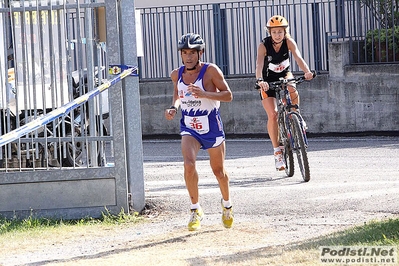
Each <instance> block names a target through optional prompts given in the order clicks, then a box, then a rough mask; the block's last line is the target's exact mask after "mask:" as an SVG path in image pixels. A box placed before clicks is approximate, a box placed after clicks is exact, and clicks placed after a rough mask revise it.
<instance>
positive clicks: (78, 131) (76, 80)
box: [0, 0, 112, 171]
mask: <svg viewBox="0 0 399 266" xmlns="http://www.w3.org/2000/svg"><path fill="white" fill-rule="evenodd" d="M2 3H3V2H2ZM0 8H1V9H0V32H1V33H2V36H3V38H2V40H1V41H0V51H1V52H2V53H3V54H4V55H5V53H7V56H1V58H2V59H1V61H0V69H1V71H0V76H1V78H0V86H1V97H0V134H1V135H5V136H3V137H2V139H3V138H4V137H5V138H8V137H10V136H13V134H12V132H14V135H15V132H19V131H20V130H22V129H26V128H28V129H29V128H30V127H31V126H32V124H34V125H35V126H37V127H35V128H34V130H32V131H29V132H25V134H23V135H21V136H19V135H18V137H19V138H16V139H13V140H12V141H9V140H8V139H7V140H6V144H5V145H2V146H1V147H0V168H2V169H4V170H5V171H15V170H21V169H28V168H29V169H31V170H35V169H50V168H54V167H58V168H62V167H73V168H79V167H85V168H88V167H98V166H103V165H104V164H105V156H106V154H105V144H106V143H111V144H112V139H111V138H110V137H109V136H108V135H109V132H108V131H107V128H106V127H105V123H104V120H105V118H106V117H107V116H108V115H109V105H108V101H107V97H108V94H100V95H99V96H98V97H95V98H94V97H93V98H90V99H88V101H87V102H85V103H84V104H80V105H79V106H75V107H74V108H72V109H68V110H67V111H66V113H62V115H61V113H60V112H61V111H62V110H63V107H64V106H67V105H68V103H69V104H70V103H73V102H74V101H75V99H80V100H79V101H80V102H81V99H82V98H81V97H83V96H82V95H88V94H87V93H89V92H92V91H94V90H95V87H97V86H100V87H101V86H102V84H103V81H104V80H105V79H106V75H107V69H106V65H107V62H106V56H105V50H104V49H103V45H102V44H101V42H100V40H99V32H98V27H96V26H98V23H97V21H96V19H97V17H98V10H99V9H101V8H104V3H89V4H79V5H77V4H68V3H67V2H65V1H62V0H50V1H47V0H46V1H43V0H42V1H10V3H9V6H0ZM93 25H94V26H93ZM5 58H7V60H4V59H5ZM50 114H57V116H55V117H54V119H52V120H46V118H48V117H50ZM43 119H44V120H46V121H44V120H43ZM32 121H35V122H32ZM43 121H44V122H46V123H44V124H40V125H37V123H42V122H43ZM28 125H29V127H27V126H28Z"/></svg>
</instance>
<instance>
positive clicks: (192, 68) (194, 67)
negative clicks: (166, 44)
mask: <svg viewBox="0 0 399 266" xmlns="http://www.w3.org/2000/svg"><path fill="white" fill-rule="evenodd" d="M198 64H199V60H198V61H197V63H196V64H195V66H193V67H191V68H188V67H186V69H187V70H194V69H196V68H197V66H198Z"/></svg>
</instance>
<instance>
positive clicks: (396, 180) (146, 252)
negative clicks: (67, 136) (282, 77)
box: [0, 136, 399, 266]
mask: <svg viewBox="0 0 399 266" xmlns="http://www.w3.org/2000/svg"><path fill="white" fill-rule="evenodd" d="M143 144H144V178H145V189H146V200H147V202H148V205H149V206H151V208H150V209H149V210H147V211H148V212H147V213H146V215H147V219H145V221H144V222H143V223H138V224H127V225H121V226H112V227H106V226H105V227H104V228H101V227H94V228H93V229H91V228H89V227H83V228H81V229H80V230H79V228H75V229H74V230H72V231H71V230H68V229H64V230H62V229H60V231H59V232H62V234H63V235H62V236H59V235H58V233H56V234H53V233H52V231H49V232H48V233H46V232H44V233H43V234H42V235H40V238H38V237H35V234H32V236H31V237H28V238H27V239H25V238H24V239H19V238H15V239H14V238H10V239H11V240H10V241H9V243H7V245H4V246H2V249H1V251H0V265H7V266H14V265H65V266H69V265H71V266H72V265H73V266H76V265H85V266H86V265H90V266H91V265H100V266H102V265H104V266H105V265H125V264H132V263H134V264H135V265H166V266H170V265H174V266H180V265H181V266H188V265H189V266H196V265H201V266H203V265H212V266H214V265H223V266H224V265H234V266H236V265H237V266H242V265H296V264H297V263H298V264H300V265H310V264H308V262H309V263H310V262H314V261H316V260H317V259H318V257H317V256H318V254H315V253H307V252H306V251H303V252H301V253H295V255H294V257H292V258H291V257H289V256H290V253H287V252H286V251H287V250H289V249H290V247H293V246H300V245H301V244H307V243H315V242H317V239H319V237H324V236H325V235H326V234H328V233H331V232H335V231H339V230H342V229H345V228H348V227H351V226H354V225H363V224H364V223H367V222H369V221H372V220H381V219H388V218H392V217H395V218H398V217H399V136H398V137H363V138H343V137H340V138H311V139H309V145H310V146H309V151H308V153H309V162H310V170H311V180H310V181H309V182H307V183H305V182H303V181H302V177H301V176H300V175H299V174H298V173H296V174H295V175H294V176H293V177H290V178H288V177H286V176H285V174H284V172H276V171H275V170H274V160H273V156H272V151H271V145H270V141H269V140H267V139H228V140H227V158H226V169H227V171H228V172H229V175H230V185H231V199H232V201H233V207H234V212H235V223H234V226H233V228H231V229H225V228H224V227H223V226H222V224H221V207H220V191H219V188H218V184H217V181H216V179H215V178H214V176H213V174H212V172H211V169H210V166H209V161H208V156H207V153H206V152H205V151H201V152H200V154H199V156H198V162H197V167H198V172H199V176H200V181H199V186H200V203H201V205H202V207H203V209H204V212H205V218H204V220H203V221H202V228H201V230H200V231H198V232H189V231H188V230H187V222H188V218H189V204H190V202H189V197H188V194H187V192H186V188H185V185H184V180H183V164H182V157H181V153H180V142H179V141H178V140H145V141H144V142H143ZM75 230H76V231H75ZM0 246H1V244H0ZM287 254H288V255H287ZM287 256H288V257H287ZM298 256H299V257H298ZM287 260H288V261H287ZM303 261H305V263H302V262H303ZM270 263H272V264H270ZM312 265H320V264H317V263H316V264H312Z"/></svg>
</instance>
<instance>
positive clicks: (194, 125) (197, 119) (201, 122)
mask: <svg viewBox="0 0 399 266" xmlns="http://www.w3.org/2000/svg"><path fill="white" fill-rule="evenodd" d="M184 123H185V124H186V127H188V128H191V129H192V130H195V131H196V132H197V133H198V134H206V133H208V132H209V121H208V116H187V115H186V116H185V117H184Z"/></svg>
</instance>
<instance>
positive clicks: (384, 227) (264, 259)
mask: <svg viewBox="0 0 399 266" xmlns="http://www.w3.org/2000/svg"><path fill="white" fill-rule="evenodd" d="M320 246H397V247H398V248H399V218H398V219H389V220H383V221H370V222H368V223H365V224H364V225H359V226H354V227H351V228H349V229H346V230H342V231H338V232H335V233H332V234H328V235H324V236H320V237H317V238H313V239H309V240H306V241H303V242H300V243H293V244H291V245H288V246H279V247H275V250H276V251H275V252H271V251H270V250H269V249H267V248H265V249H260V250H257V251H256V254H257V256H256V257H257V261H259V265H304V266H305V265H306V266H316V265H317V266H325V265H333V264H326V263H321V262H320V251H319V248H320ZM279 248H280V251H279V252H278V250H279ZM248 265H249V264H248ZM341 265H342V264H341ZM357 265H359V264H357ZM367 265H375V264H367Z"/></svg>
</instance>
